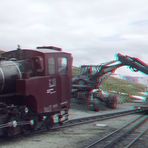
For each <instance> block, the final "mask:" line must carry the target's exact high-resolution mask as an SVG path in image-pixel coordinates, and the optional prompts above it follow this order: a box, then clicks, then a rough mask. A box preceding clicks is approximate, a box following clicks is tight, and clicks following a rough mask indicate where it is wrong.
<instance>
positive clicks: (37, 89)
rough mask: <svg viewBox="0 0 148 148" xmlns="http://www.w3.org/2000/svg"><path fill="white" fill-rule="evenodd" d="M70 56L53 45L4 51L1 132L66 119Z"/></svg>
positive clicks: (0, 62) (0, 85)
mask: <svg viewBox="0 0 148 148" xmlns="http://www.w3.org/2000/svg"><path fill="white" fill-rule="evenodd" d="M71 68H72V56H71V54H69V53H65V52H62V51H61V49H60V48H57V47H53V46H43V47H37V49H17V50H14V51H10V52H5V53H3V54H2V55H1V60H0V114H1V120H0V125H1V127H0V132H1V134H5V135H10V136H11V135H15V134H18V133H20V132H25V131H28V130H32V129H33V130H37V129H41V128H45V127H46V128H50V127H51V126H52V125H53V124H55V123H63V122H64V121H66V120H67V119H68V109H69V107H70V98H71V79H72V69H71Z"/></svg>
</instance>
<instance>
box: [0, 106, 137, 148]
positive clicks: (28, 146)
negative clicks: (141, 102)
mask: <svg viewBox="0 0 148 148" xmlns="http://www.w3.org/2000/svg"><path fill="white" fill-rule="evenodd" d="M131 106H132V104H124V105H122V106H120V107H118V109H117V110H119V111H120V110H124V109H129V108H131ZM117 110H104V111H100V112H91V111H86V110H82V108H81V109H80V110H79V109H76V108H73V109H71V110H70V119H74V118H79V117H83V116H91V115H96V114H102V113H108V112H113V111H117ZM135 116H136V115H128V116H125V117H120V118H114V119H110V120H104V121H98V122H94V123H90V124H84V125H81V126H80V125H79V126H75V127H71V128H66V129H61V130H59V131H54V132H45V133H42V134H38V135H32V136H29V137H19V138H16V139H13V140H10V141H6V142H1V143H0V148H82V147H84V146H86V145H88V144H89V143H90V142H92V141H94V140H95V139H98V138H101V137H102V136H104V135H105V134H107V133H108V132H111V131H113V130H115V129H117V128H118V127H120V126H121V125H122V124H124V123H127V122H129V121H131V120H132V118H135ZM97 124H102V125H104V126H97Z"/></svg>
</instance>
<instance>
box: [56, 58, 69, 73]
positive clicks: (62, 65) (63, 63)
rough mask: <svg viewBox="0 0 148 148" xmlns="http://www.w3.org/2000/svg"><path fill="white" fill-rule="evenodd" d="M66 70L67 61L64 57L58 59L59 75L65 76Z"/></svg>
mask: <svg viewBox="0 0 148 148" xmlns="http://www.w3.org/2000/svg"><path fill="white" fill-rule="evenodd" d="M67 70H68V60H67V58H65V57H60V58H58V72H59V73H60V74H66V73H67Z"/></svg>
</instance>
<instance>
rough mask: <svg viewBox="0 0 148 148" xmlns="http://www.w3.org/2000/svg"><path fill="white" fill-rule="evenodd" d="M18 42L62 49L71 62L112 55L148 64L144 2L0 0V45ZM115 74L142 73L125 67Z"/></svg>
mask: <svg viewBox="0 0 148 148" xmlns="http://www.w3.org/2000/svg"><path fill="white" fill-rule="evenodd" d="M17 44H20V45H21V47H22V48H34V47H36V46H40V45H55V46H58V47H62V48H63V50H64V51H67V52H70V53H72V55H73V58H74V60H73V65H74V66H79V65H81V64H99V63H102V62H103V63H104V62H108V61H111V60H114V59H115V58H114V55H115V54H116V53H122V54H126V55H129V56H134V57H137V58H139V59H141V60H143V61H144V62H146V63H148V0H13V1H10V0H0V49H2V50H12V49H16V46H17ZM116 72H117V73H120V74H125V75H126V74H130V75H141V74H140V73H138V74H135V73H134V72H130V70H129V69H128V68H127V67H126V68H120V69H118V70H117V71H116ZM141 76H142V75H141Z"/></svg>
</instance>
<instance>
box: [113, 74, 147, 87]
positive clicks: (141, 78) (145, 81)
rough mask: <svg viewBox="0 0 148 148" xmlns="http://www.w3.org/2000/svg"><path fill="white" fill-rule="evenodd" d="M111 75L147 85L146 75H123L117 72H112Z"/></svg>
mask: <svg viewBox="0 0 148 148" xmlns="http://www.w3.org/2000/svg"><path fill="white" fill-rule="evenodd" d="M113 77H116V78H120V79H122V80H126V81H128V82H131V83H140V84H144V85H146V86H148V77H136V76H124V75H118V74H113Z"/></svg>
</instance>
